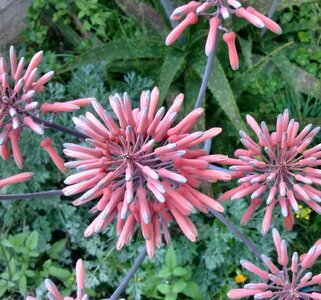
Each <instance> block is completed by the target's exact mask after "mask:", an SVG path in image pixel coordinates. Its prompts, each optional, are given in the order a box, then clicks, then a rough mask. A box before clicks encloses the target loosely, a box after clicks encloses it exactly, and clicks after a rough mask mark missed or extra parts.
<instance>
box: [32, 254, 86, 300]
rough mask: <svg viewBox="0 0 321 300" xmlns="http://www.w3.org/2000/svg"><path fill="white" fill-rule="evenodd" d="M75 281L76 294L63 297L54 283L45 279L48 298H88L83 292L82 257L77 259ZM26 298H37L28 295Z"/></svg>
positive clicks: (52, 299) (67, 299)
mask: <svg viewBox="0 0 321 300" xmlns="http://www.w3.org/2000/svg"><path fill="white" fill-rule="evenodd" d="M76 282H77V296H76V298H73V297H63V296H62V295H61V294H60V292H59V291H58V289H57V287H56V285H55V284H54V283H53V282H52V281H51V280H50V279H46V280H45V284H46V287H47V289H48V294H47V296H48V299H50V300H89V297H88V295H86V294H85V267H84V262H83V260H82V259H78V261H77V264H76ZM27 300H37V298H35V297H32V296H28V297H27Z"/></svg>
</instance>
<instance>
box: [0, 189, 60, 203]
mask: <svg viewBox="0 0 321 300" xmlns="http://www.w3.org/2000/svg"><path fill="white" fill-rule="evenodd" d="M61 195H63V192H62V190H52V191H46V192H36V193H26V194H13V195H0V201H6V200H18V199H30V198H42V197H52V196H61Z"/></svg>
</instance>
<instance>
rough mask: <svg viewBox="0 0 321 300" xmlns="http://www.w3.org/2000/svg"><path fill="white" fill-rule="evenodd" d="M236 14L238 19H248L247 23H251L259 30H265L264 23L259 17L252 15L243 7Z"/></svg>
mask: <svg viewBox="0 0 321 300" xmlns="http://www.w3.org/2000/svg"><path fill="white" fill-rule="evenodd" d="M235 14H236V16H237V17H239V18H243V19H246V20H247V21H249V22H250V23H251V24H253V25H254V26H256V27H258V28H263V27H264V26H265V25H264V23H263V22H262V21H261V20H260V19H259V18H258V17H256V16H255V15H254V14H251V13H250V12H249V11H247V10H246V9H245V8H243V7H240V8H238V9H237V10H236V12H235Z"/></svg>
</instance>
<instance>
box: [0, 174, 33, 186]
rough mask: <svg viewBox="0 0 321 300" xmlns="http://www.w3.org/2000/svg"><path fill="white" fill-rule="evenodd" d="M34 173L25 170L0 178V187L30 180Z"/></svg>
mask: <svg viewBox="0 0 321 300" xmlns="http://www.w3.org/2000/svg"><path fill="white" fill-rule="evenodd" d="M33 175H34V173H31V172H25V173H20V174H17V175H14V176H10V177H8V178H5V179H1V180H0V189H1V188H3V187H4V186H7V185H12V184H16V183H21V182H25V181H28V180H30V179H31V178H32V177H33Z"/></svg>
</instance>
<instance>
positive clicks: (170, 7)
mask: <svg viewBox="0 0 321 300" xmlns="http://www.w3.org/2000/svg"><path fill="white" fill-rule="evenodd" d="M161 3H162V5H163V7H164V10H165V12H166V14H167V16H168V19H169V21H170V22H171V25H172V28H175V27H176V26H177V24H178V22H176V21H173V20H171V18H170V16H171V14H172V12H173V11H174V8H173V5H172V4H171V3H170V2H169V0H161Z"/></svg>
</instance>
